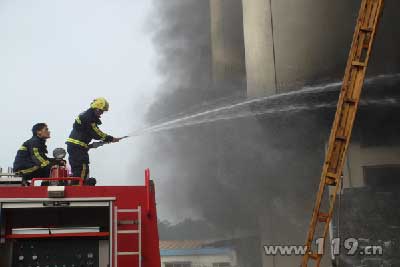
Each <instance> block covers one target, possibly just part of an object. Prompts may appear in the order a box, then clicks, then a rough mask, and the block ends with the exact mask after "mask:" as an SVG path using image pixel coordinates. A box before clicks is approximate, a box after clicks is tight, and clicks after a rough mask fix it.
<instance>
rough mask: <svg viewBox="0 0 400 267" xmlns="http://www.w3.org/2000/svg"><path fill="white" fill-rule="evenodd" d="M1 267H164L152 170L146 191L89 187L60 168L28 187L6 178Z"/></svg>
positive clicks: (1, 183)
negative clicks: (161, 259)
mask: <svg viewBox="0 0 400 267" xmlns="http://www.w3.org/2000/svg"><path fill="white" fill-rule="evenodd" d="M43 180H45V181H46V182H48V183H50V186H40V185H38V182H40V181H43ZM73 180H78V181H79V184H80V185H74V186H72V185H68V184H71V181H73ZM60 181H63V182H64V183H62V184H63V186H60V185H51V184H53V183H55V182H56V183H58V184H60V183H59V182H60ZM0 266H1V267H135V266H136V267H142V266H146V267H160V253H159V238H158V230H157V213H156V206H155V191H154V184H153V182H152V181H151V180H150V172H149V170H146V171H145V185H144V186H85V185H83V181H82V180H81V179H80V178H71V177H67V175H66V170H65V169H63V168H62V167H59V166H58V167H56V168H53V169H52V174H51V178H48V179H41V178H37V179H32V183H31V185H30V186H25V187H23V186H21V178H18V177H14V176H13V175H12V174H9V177H0Z"/></svg>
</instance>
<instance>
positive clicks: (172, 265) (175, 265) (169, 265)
mask: <svg viewBox="0 0 400 267" xmlns="http://www.w3.org/2000/svg"><path fill="white" fill-rule="evenodd" d="M164 265H165V266H164V267H191V266H192V263H191V262H187V261H184V262H166V263H164Z"/></svg>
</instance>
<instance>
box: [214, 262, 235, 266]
mask: <svg viewBox="0 0 400 267" xmlns="http://www.w3.org/2000/svg"><path fill="white" fill-rule="evenodd" d="M230 266H231V263H230V262H215V263H213V267H230Z"/></svg>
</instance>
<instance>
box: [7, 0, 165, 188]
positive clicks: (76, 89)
mask: <svg viewBox="0 0 400 267" xmlns="http://www.w3.org/2000/svg"><path fill="white" fill-rule="evenodd" d="M150 10H151V1H144V0H112V1H110V0H108V1H105V0H84V1H82V0H3V1H1V2H0V92H1V94H0V99H1V113H0V124H1V129H2V130H1V132H0V137H1V138H0V147H1V150H0V166H2V167H3V168H5V167H7V166H11V165H12V162H13V159H14V156H15V153H16V151H17V149H18V147H19V146H20V145H21V144H22V142H23V141H25V140H26V139H28V138H30V136H31V132H30V129H31V127H32V125H33V124H34V123H36V122H47V123H48V125H49V127H50V130H51V132H52V138H51V139H50V140H49V141H48V148H49V152H50V154H51V152H52V150H53V149H54V148H56V147H60V146H61V147H65V144H64V142H65V139H66V138H67V137H68V134H69V133H70V131H71V127H72V123H73V121H74V119H75V117H76V116H77V115H78V114H79V113H80V112H82V111H84V110H85V109H86V108H88V106H89V104H90V102H91V101H92V100H93V99H94V98H95V97H99V96H103V97H106V98H107V99H108V100H109V102H110V112H108V113H106V114H105V115H103V118H102V121H103V125H102V127H101V129H102V130H103V131H105V132H107V133H110V134H112V135H115V136H122V135H125V134H127V133H128V132H130V131H132V130H134V129H136V128H137V127H140V126H141V125H142V123H143V115H144V112H145V111H146V108H147V106H148V105H149V103H150V102H151V100H152V97H153V95H154V92H155V88H156V87H157V83H158V80H157V77H156V70H155V63H156V62H155V61H156V58H155V54H154V51H153V47H152V43H151V40H150V38H151V36H150V35H149V34H148V32H149V30H150V29H149V26H147V25H146V23H148V22H149V19H150V17H149V12H150ZM142 141H143V139H141V138H136V139H129V140H125V141H124V142H121V143H118V144H112V145H109V146H104V147H102V148H100V149H98V150H96V151H92V152H91V171H92V172H91V176H94V177H96V178H97V179H98V180H99V181H100V183H101V184H126V183H130V184H138V183H139V184H140V183H143V169H144V168H145V167H146V164H147V162H146V159H144V158H142V157H141V156H140V155H141V150H142V149H145V148H143V147H142V143H143V142H142ZM132 163H133V164H132Z"/></svg>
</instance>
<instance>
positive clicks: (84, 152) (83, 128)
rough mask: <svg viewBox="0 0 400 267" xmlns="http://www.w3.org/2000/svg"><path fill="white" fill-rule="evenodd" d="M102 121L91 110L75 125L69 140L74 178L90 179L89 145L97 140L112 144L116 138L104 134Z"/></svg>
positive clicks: (70, 160)
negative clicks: (101, 126) (101, 128)
mask: <svg viewBox="0 0 400 267" xmlns="http://www.w3.org/2000/svg"><path fill="white" fill-rule="evenodd" d="M99 125H101V121H100V119H99V118H98V117H97V116H96V115H95V110H94V109H93V108H89V109H88V110H86V111H85V112H83V113H81V114H80V115H79V116H78V117H77V118H76V119H75V122H74V124H73V128H72V131H71V134H70V136H69V138H68V139H67V142H66V144H67V151H68V154H69V157H68V160H69V164H70V165H71V171H72V174H73V176H74V177H81V178H84V179H87V178H88V177H89V163H90V161H89V153H88V152H89V143H90V142H91V141H92V140H93V139H95V140H102V141H104V142H111V141H112V140H113V139H114V137H112V136H111V135H108V134H106V133H103V132H102V131H101V130H100V129H99V127H98V126H99Z"/></svg>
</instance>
